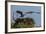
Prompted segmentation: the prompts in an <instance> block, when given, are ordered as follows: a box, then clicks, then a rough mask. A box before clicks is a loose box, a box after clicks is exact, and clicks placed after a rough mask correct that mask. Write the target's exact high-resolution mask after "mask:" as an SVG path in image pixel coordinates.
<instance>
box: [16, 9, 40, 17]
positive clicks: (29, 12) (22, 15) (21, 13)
mask: <svg viewBox="0 0 46 34" xmlns="http://www.w3.org/2000/svg"><path fill="white" fill-rule="evenodd" d="M16 13H18V14H20V15H21V16H20V17H24V15H25V14H23V12H22V11H19V10H17V11H16ZM25 13H26V14H32V13H37V14H40V12H33V11H28V12H25Z"/></svg>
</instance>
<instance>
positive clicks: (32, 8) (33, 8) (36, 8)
mask: <svg viewBox="0 0 46 34" xmlns="http://www.w3.org/2000/svg"><path fill="white" fill-rule="evenodd" d="M17 10H21V11H24V10H26V11H27V10H29V11H33V12H41V7H40V6H17V5H11V17H12V16H13V12H14V19H16V18H17V17H20V14H17V13H16V11H17ZM24 17H29V18H33V19H34V21H35V23H36V24H35V26H40V24H41V14H37V13H32V14H27V15H25V16H24ZM12 18H13V17H12Z"/></svg>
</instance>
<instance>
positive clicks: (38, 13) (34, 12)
mask: <svg viewBox="0 0 46 34" xmlns="http://www.w3.org/2000/svg"><path fill="white" fill-rule="evenodd" d="M29 13H31V14H32V13H37V14H40V12H33V11H30V12H26V14H29Z"/></svg>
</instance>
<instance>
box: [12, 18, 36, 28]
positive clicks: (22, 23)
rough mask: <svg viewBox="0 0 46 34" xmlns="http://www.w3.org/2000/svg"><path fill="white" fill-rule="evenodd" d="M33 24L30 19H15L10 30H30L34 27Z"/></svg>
mask: <svg viewBox="0 0 46 34" xmlns="http://www.w3.org/2000/svg"><path fill="white" fill-rule="evenodd" d="M34 25H35V22H34V20H33V19H32V18H17V19H16V20H15V23H14V24H13V23H12V24H11V27H12V28H31V27H34Z"/></svg>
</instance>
